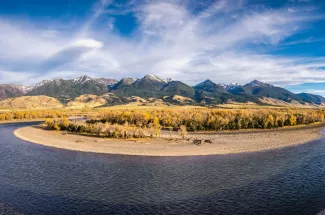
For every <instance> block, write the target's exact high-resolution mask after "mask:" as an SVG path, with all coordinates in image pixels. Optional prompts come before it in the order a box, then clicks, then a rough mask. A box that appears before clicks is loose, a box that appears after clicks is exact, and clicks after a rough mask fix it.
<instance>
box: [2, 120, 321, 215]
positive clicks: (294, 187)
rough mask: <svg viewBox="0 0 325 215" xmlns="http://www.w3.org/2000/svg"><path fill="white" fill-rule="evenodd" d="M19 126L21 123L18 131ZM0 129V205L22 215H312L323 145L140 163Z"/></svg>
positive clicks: (152, 159) (138, 159)
mask: <svg viewBox="0 0 325 215" xmlns="http://www.w3.org/2000/svg"><path fill="white" fill-rule="evenodd" d="M25 125H26V124H25ZM21 126H23V125H22V124H8V125H0V203H4V204H7V205H10V207H13V208H14V209H15V210H17V211H19V212H21V213H23V214H317V213H318V212H320V211H322V210H323V209H324V208H325V140H324V139H323V140H319V141H314V142H312V143H309V144H304V145H300V146H297V147H291V148H285V149H281V150H272V151H267V152H261V153H249V154H242V155H225V156H199V157H140V156H120V155H104V154H92V153H83V152H73V151H67V150H61V149H55V148H49V147H45V146H40V145H36V144H32V143H28V142H26V141H22V140H19V139H17V138H16V137H14V135H13V131H14V130H15V129H17V128H19V127H21Z"/></svg>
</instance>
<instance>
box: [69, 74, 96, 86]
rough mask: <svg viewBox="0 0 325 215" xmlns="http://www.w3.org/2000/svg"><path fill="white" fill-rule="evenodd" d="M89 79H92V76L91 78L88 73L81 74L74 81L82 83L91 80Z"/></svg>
mask: <svg viewBox="0 0 325 215" xmlns="http://www.w3.org/2000/svg"><path fill="white" fill-rule="evenodd" d="M89 80H92V78H90V77H89V76H87V75H83V76H80V77H78V78H75V79H73V82H75V83H79V84H82V83H85V82H86V81H89Z"/></svg>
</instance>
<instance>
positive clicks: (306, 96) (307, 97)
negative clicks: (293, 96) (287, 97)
mask: <svg viewBox="0 0 325 215" xmlns="http://www.w3.org/2000/svg"><path fill="white" fill-rule="evenodd" d="M297 96H299V97H300V98H301V99H302V100H303V101H304V102H307V103H315V104H318V105H320V104H323V103H325V98H324V97H323V96H319V95H314V94H310V93H299V94H297Z"/></svg>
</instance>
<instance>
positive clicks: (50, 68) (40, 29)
mask: <svg viewBox="0 0 325 215" xmlns="http://www.w3.org/2000/svg"><path fill="white" fill-rule="evenodd" d="M292 3H293V2H292ZM300 3H303V4H307V3H305V2H300ZM196 4H198V2H197V1H195V2H193V1H130V2H128V3H126V4H122V5H121V4H117V2H115V1H108V0H105V1H104V0H102V1H99V2H98V3H97V4H95V5H94V7H93V8H89V16H87V17H88V18H87V19H85V20H84V22H83V23H84V24H83V25H81V26H80V27H79V28H73V29H69V28H67V29H56V28H53V29H48V28H46V27H44V25H40V24H35V23H33V22H28V23H26V22H23V21H17V20H15V21H13V20H10V19H8V18H7V19H5V18H1V15H0V29H1V32H3V33H1V34H0V67H1V68H2V69H3V71H2V70H0V77H1V82H3V83H5V82H24V83H31V82H36V81H40V80H42V79H48V78H52V77H73V76H78V75H80V74H85V73H87V74H89V75H91V76H96V77H100V76H102V77H113V78H121V77H125V76H128V77H141V76H143V75H145V74H146V73H152V74H156V75H159V76H163V77H171V78H173V79H179V80H182V81H185V82H187V83H189V84H194V83H196V82H198V81H201V80H203V79H206V78H209V79H212V80H214V81H216V82H239V83H245V82H247V81H250V80H252V79H260V80H262V81H267V82H271V83H275V84H278V85H283V86H284V85H288V84H299V83H303V82H306V81H307V80H308V81H310V82H316V81H325V72H324V70H323V68H325V63H323V62H324V61H323V59H321V58H314V57H309V56H308V55H306V57H299V58H296V57H293V56H290V55H283V56H280V55H276V56H275V55H271V54H267V53H261V52H259V51H257V50H258V49H255V48H256V47H258V46H264V47H265V49H266V50H267V49H268V48H276V47H277V46H279V45H285V42H284V40H285V39H287V38H289V37H291V36H293V35H295V34H297V33H299V32H301V31H303V30H304V29H306V28H308V27H310V25H311V24H312V23H313V22H315V21H319V20H322V19H324V17H323V16H322V15H321V13H318V12H317V10H311V9H310V8H312V7H311V6H310V5H306V8H305V9H304V8H303V7H304V6H303V5H298V6H299V7H298V6H297V7H290V8H291V10H288V7H287V5H283V6H282V7H278V8H270V7H266V6H264V7H261V6H254V5H253V6H252V5H251V4H249V2H247V1H240V0H238V1H231V4H230V1H225V0H220V1H215V2H214V3H212V4H211V3H210V4H207V2H204V5H203V7H202V8H201V9H200V10H199V11H196V10H195V6H196ZM113 6H114V7H113ZM307 7H309V9H308V8H307ZM293 10H294V11H293ZM130 14H131V15H132V17H134V19H136V20H135V22H134V23H135V24H134V25H136V26H135V30H134V32H133V33H132V34H131V35H128V36H125V35H121V34H120V33H119V28H122V27H126V26H119V24H118V19H120V18H123V16H128V15H130ZM103 18H104V20H105V22H106V25H101V26H100V27H96V26H97V24H98V22H102V21H103ZM103 26H104V27H103ZM312 41H313V39H310V40H306V41H296V42H312ZM291 43H293V42H291ZM287 45H290V44H288V43H287ZM4 71H6V72H4ZM12 74H26V75H23V76H20V78H19V79H14V78H9V77H13V75H12ZM2 77H8V78H2ZM30 77H33V78H30Z"/></svg>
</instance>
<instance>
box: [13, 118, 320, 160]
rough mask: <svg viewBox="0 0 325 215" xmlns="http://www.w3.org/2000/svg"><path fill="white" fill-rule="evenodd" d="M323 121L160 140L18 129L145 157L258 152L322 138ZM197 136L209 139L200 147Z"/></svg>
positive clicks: (78, 146)
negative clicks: (306, 124)
mask: <svg viewBox="0 0 325 215" xmlns="http://www.w3.org/2000/svg"><path fill="white" fill-rule="evenodd" d="M324 127H325V125H324V124H323V123H320V124H316V125H311V126H301V127H296V128H292V129H291V128H289V129H273V130H267V131H266V130H254V131H238V132H218V133H190V134H189V135H188V137H187V140H182V139H179V138H177V137H176V136H177V134H176V133H173V134H172V135H171V138H172V140H169V137H170V134H169V133H168V132H166V133H163V134H162V138H159V139H133V140H120V139H108V138H96V137H89V136H81V135H75V134H63V133H62V132H57V131H48V130H43V129H41V128H39V127H37V126H34V127H24V128H20V129H18V130H16V131H15V135H16V136H17V137H19V138H21V139H23V140H26V141H29V142H33V143H37V144H41V145H45V146H49V147H55V148H62V149H67V150H74V151H83V152H94V153H107V154H123V155H143V156H194V155H218V154H219V155H221V154H234V153H245V152H257V151H264V150H270V149H277V148H282V147H289V146H295V145H298V144H303V143H306V142H310V141H312V140H315V139H319V138H321V137H322V136H323V134H322V130H323V129H324ZM194 139H200V140H209V141H206V142H209V143H204V144H202V145H200V146H198V145H195V144H193V140H194Z"/></svg>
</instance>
